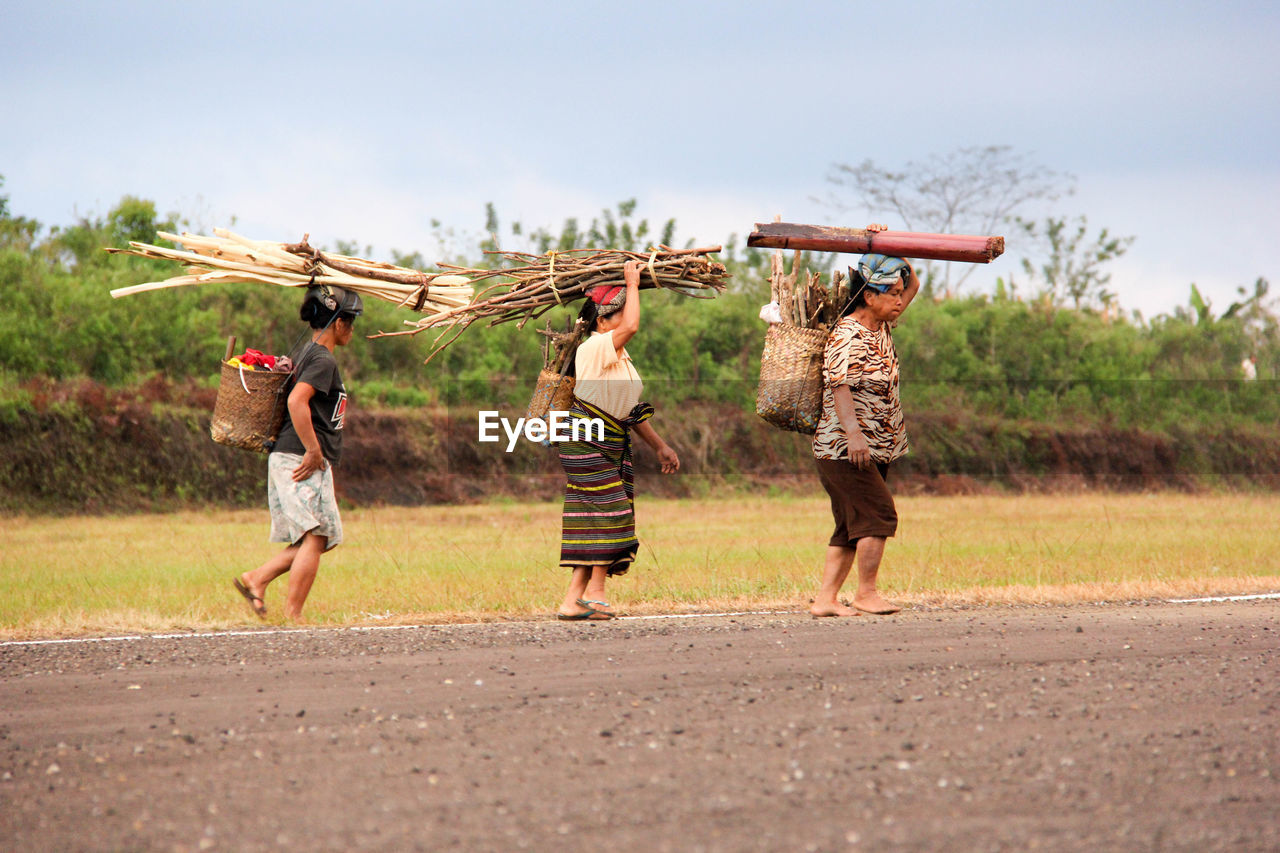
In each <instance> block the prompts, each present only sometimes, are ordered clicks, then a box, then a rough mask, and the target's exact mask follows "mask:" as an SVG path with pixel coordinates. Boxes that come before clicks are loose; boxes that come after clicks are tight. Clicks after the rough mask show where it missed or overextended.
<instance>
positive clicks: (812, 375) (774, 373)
mask: <svg viewBox="0 0 1280 853" xmlns="http://www.w3.org/2000/svg"><path fill="white" fill-rule="evenodd" d="M826 345H827V332H826V330H825V329H802V328H800V327H799V326H792V325H788V324H786V323H774V324H772V325H770V326H769V331H768V332H766V333H765V337H764V353H763V354H762V355H761V356H760V385H759V386H758V387H757V389H756V414H757V415H759V416H760V417H762V418H764V419H765V420H766V421H768V422H769V423H770V424H773V425H774V426H776V427H778V428H779V429H785V430H790V431H791V432H799V433H804V434H806V435H812V434H813V432H814V430H816V429H817V428H818V419H819V418H820V417H822V353H823V350H824V349H825V348H826Z"/></svg>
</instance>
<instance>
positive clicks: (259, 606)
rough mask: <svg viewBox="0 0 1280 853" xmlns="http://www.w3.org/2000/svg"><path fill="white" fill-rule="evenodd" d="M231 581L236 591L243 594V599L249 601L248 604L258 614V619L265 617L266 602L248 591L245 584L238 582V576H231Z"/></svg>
mask: <svg viewBox="0 0 1280 853" xmlns="http://www.w3.org/2000/svg"><path fill="white" fill-rule="evenodd" d="M231 582H232V583H233V584H235V587H236V592H238V593H240V594H241V595H243V596H244V597H245V600H246V601H248V602H249V606H250V607H252V608H253V612H254V613H256V614H258V617H259V618H260V619H266V618H267V603H266V602H265V601H263V600H262V599H261V598H259V597H258V596H256V595H254V594H253V593H252V592H250V591H249V587H247V586H245V585H244V584H242V583H241V582H240V578H233V579H232V581H231Z"/></svg>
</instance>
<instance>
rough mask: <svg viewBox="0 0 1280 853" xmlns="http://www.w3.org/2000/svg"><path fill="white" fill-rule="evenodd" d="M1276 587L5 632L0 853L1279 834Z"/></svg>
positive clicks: (1025, 846)
mask: <svg viewBox="0 0 1280 853" xmlns="http://www.w3.org/2000/svg"><path fill="white" fill-rule="evenodd" d="M1278 641H1280V604H1278V603H1277V602H1276V601H1275V600H1271V601H1265V600H1264V601H1247V602H1227V603H1212V604H1169V603H1135V604H1125V605H1106V606H1102V605H1097V606H1080V607H1036V608H1031V607H1009V608H1006V607H1001V608H985V609H964V610H913V611H909V612H905V613H902V614H899V615H897V616H893V617H883V618H877V617H867V616H863V617H858V618H855V619H839V620H837V619H825V620H817V619H812V618H810V617H808V616H807V615H805V614H800V613H785V614H760V615H739V616H708V617H698V618H682V619H635V620H618V621H615V622H612V623H607V624H591V625H587V624H577V623H574V624H569V623H559V622H554V621H540V622H522V623H501V624H490V625H481V626H436V627H422V628H395V629H385V630H307V631H295V632H278V631H277V632H265V631H264V632H256V631H255V632H246V633H242V634H223V635H214V636H199V637H180V638H143V639H138V640H120V641H110V642H93V643H65V644H42V645H23V644H13V643H6V644H0V848H3V849H4V850H8V851H29V850H30V851H37V850H38V851H45V850H173V851H181V850H191V851H197V850H250V851H252V850H279V849H295V850H344V851H346V850H451V849H457V850H522V849H528V850H574V849H592V848H595V847H602V848H605V849H608V850H611V851H633V850H634V851H642V850H643V851H655V850H671V851H698V850H706V851H755V850H762V851H792V850H795V851H805V850H815V851H846V850H880V849H898V850H931V851H932V850H1029V849H1042V850H1090V851H1095V850H1124V851H1131V850H1195V851H1206V850H1233V851H1234V850H1257V851H1263V850H1268V851H1274V850H1277V849H1280V805H1278V804H1280V786H1278V784H1277V783H1278V780H1277V776H1278V775H1280V766H1278V762H1277V755H1278V754H1280V687H1278V686H1277V685H1278V676H1280V666H1278V664H1280V655H1278V654H1277V646H1278V645H1280V643H1278Z"/></svg>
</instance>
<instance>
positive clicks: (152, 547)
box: [0, 494, 1280, 638]
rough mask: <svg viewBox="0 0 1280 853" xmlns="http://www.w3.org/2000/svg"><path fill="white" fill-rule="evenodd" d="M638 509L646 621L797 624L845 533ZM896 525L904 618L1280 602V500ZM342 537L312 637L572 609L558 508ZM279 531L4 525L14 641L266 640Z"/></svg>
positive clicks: (165, 518) (637, 579) (460, 512)
mask: <svg viewBox="0 0 1280 853" xmlns="http://www.w3.org/2000/svg"><path fill="white" fill-rule="evenodd" d="M638 510H639V524H640V535H641V542H642V546H641V555H640V559H639V561H638V562H637V564H636V566H635V568H633V570H632V572H631V574H629V575H628V576H626V577H624V578H622V579H618V580H615V581H612V582H611V584H610V598H611V599H612V600H614V601H615V603H617V604H619V605H621V607H622V608H623V609H624V610H625V611H627V612H630V613H636V614H642V613H662V612H689V611H699V610H721V609H755V610H769V609H797V608H799V607H801V606H802V605H803V604H804V603H805V602H806V601H807V598H808V596H809V595H810V594H811V592H812V590H813V587H814V586H815V584H816V579H817V572H818V567H819V565H820V562H821V559H822V552H823V549H824V545H825V542H826V539H827V536H828V535H829V532H830V517H829V514H828V513H829V510H828V508H827V504H826V501H825V499H821V498H817V497H815V498H804V499H800V498H787V497H759V498H738V497H735V498H733V499H728V500H656V499H646V498H645V497H644V496H643V495H642V496H641V499H640V504H639V507H638ZM899 513H900V515H901V518H902V522H901V526H900V529H899V533H898V537H897V538H896V539H894V540H893V541H892V542H891V543H890V544H889V548H888V551H887V552H886V557H885V564H884V567H883V569H882V572H881V586H882V588H883V589H884V590H885V592H886V593H887V594H888V595H889V596H890V597H892V598H895V599H896V600H899V601H901V602H904V603H906V604H909V605H910V604H916V605H989V604H1012V603H1048V604H1053V603H1068V602H1078V601H1103V600H1133V599H1142V598H1150V597H1181V596H1191V595H1202V594H1237V593H1249V592H1269V591H1275V590H1280V558H1278V557H1277V556H1276V553H1275V549H1274V547H1273V546H1274V541H1275V535H1274V532H1273V531H1274V519H1275V518H1276V517H1277V514H1278V513H1280V496H1271V495H1263V496H1258V495H1199V496H1188V495H1173V494H1158V495H1103V494H1086V495H1073V496H1035V497H1016V498H1015V497H953V498H936V497H914V498H902V499H900V500H899ZM344 522H345V525H346V534H347V544H345V545H343V546H342V547H340V548H338V549H337V550H335V551H334V552H333V553H331V554H329V555H327V556H326V557H325V558H324V560H323V562H322V563H321V570H320V577H319V579H318V581H317V583H316V586H315V588H314V589H313V591H312V594H311V599H310V601H309V602H308V604H307V616H308V619H309V621H311V622H312V623H314V624H322V625H350V624H404V623H416V622H450V621H479V620H500V619H520V618H527V617H530V616H534V617H541V616H545V615H546V614H549V613H550V612H551V611H552V610H553V609H554V607H555V605H556V603H557V602H558V601H559V598H560V596H561V595H562V594H563V590H564V583H565V581H566V573H565V571H563V570H561V569H560V568H558V567H557V566H556V565H555V562H556V558H557V556H558V547H559V507H558V506H557V505H555V504H552V503H542V504H516V503H493V504H488V505H483V506H467V507H431V508H418V509H402V508H389V509H367V510H358V511H349V512H347V513H346V515H345V517H344ZM266 527H267V525H266V517H265V511H263V510H254V511H234V512H207V513H179V514H173V515H161V516H156V515H146V516H123V517H106V518H72V519H45V518H7V519H0V532H2V533H3V535H4V541H5V548H4V550H3V551H2V552H0V636H3V637H8V638H23V637H50V636H70V635H77V634H115V633H133V632H150V631H170V630H210V629H214V630H216V629H229V628H243V627H246V626H250V625H257V624H260V623H259V621H258V620H257V619H255V618H254V617H252V616H251V615H250V614H249V613H248V610H247V607H246V606H245V605H244V603H243V601H242V600H241V599H240V598H239V596H237V595H236V594H235V592H234V591H233V590H232V588H231V578H232V576H233V575H235V574H236V573H238V572H239V571H242V570H244V569H245V568H248V567H252V566H254V565H257V564H258V563H260V562H261V561H262V560H263V559H265V558H266V557H267V556H268V555H269V554H270V553H272V551H273V550H275V549H276V548H277V547H278V546H274V545H271V544H269V543H267V542H266ZM283 583H284V581H283V579H282V581H281V582H279V583H277V584H276V585H275V587H273V588H272V590H271V592H270V593H269V595H268V606H269V607H271V609H272V611H273V613H275V612H278V611H279V609H280V603H281V595H282V593H283ZM276 587H279V588H278V589H277V588H276ZM273 620H274V617H273Z"/></svg>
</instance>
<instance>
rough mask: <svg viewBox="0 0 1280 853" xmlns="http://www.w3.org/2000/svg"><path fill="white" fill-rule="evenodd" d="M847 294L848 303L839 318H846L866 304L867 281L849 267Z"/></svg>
mask: <svg viewBox="0 0 1280 853" xmlns="http://www.w3.org/2000/svg"><path fill="white" fill-rule="evenodd" d="M849 294H850V298H849V301H848V303H846V304H845V306H844V310H843V311H841V312H840V316H841V317H848V316H849V315H850V314H852V313H853V312H854V311H856V310H858V309H859V308H861V307H862V306H863V305H866V304H867V280H866V279H865V278H863V277H862V273H860V272H858V271H857V270H856V269H855V268H853V267H849Z"/></svg>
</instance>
